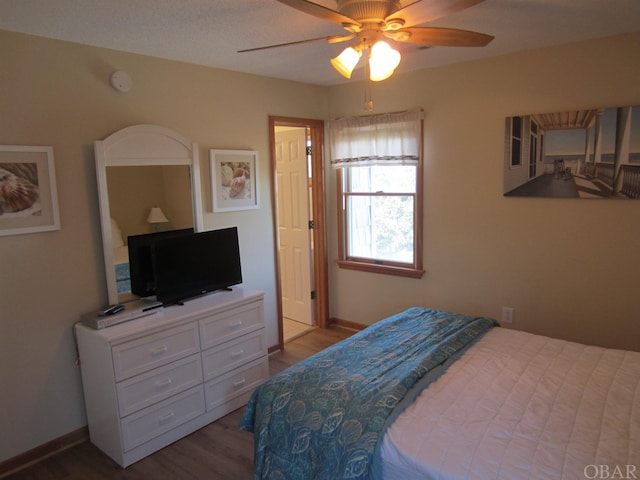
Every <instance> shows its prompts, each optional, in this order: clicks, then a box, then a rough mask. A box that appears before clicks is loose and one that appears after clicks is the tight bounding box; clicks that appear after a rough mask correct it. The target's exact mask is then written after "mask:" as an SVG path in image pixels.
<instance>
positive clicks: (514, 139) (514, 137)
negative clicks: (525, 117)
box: [511, 117, 522, 167]
mask: <svg viewBox="0 0 640 480" xmlns="http://www.w3.org/2000/svg"><path fill="white" fill-rule="evenodd" d="M521 147H522V117H511V166H512V167H515V166H518V165H520V164H521V163H522V157H521V153H520V152H521Z"/></svg>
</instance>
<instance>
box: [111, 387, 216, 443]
mask: <svg viewBox="0 0 640 480" xmlns="http://www.w3.org/2000/svg"><path fill="white" fill-rule="evenodd" d="M204 411H205V408H204V396H203V394H202V385H199V386H197V387H194V388H192V389H191V390H187V391H186V392H183V393H180V394H178V395H176V396H174V397H171V398H169V399H167V400H165V401H164V402H160V403H158V404H155V405H153V406H151V407H149V408H146V409H144V410H141V411H139V412H137V413H134V414H133V415H129V416H128V417H126V418H124V419H123V420H122V441H123V444H124V450H125V451H127V450H131V449H132V448H134V447H137V446H138V445H142V444H143V443H145V442H147V441H149V440H151V439H153V438H155V437H157V436H158V435H161V434H163V433H165V432H168V431H169V430H171V429H172V428H175V427H177V426H179V425H182V424H183V423H186V422H188V421H189V420H191V419H193V418H196V417H197V416H199V415H201V414H203V413H204Z"/></svg>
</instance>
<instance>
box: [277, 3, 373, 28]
mask: <svg viewBox="0 0 640 480" xmlns="http://www.w3.org/2000/svg"><path fill="white" fill-rule="evenodd" d="M278 2H280V3H284V4H285V5H287V6H289V7H292V8H295V9H297V10H300V11H301V12H304V13H308V14H309V15H313V16H314V17H317V18H321V19H322V20H328V21H330V22H333V23H337V24H338V25H340V26H343V27H348V26H352V27H356V28H360V27H361V26H362V24H361V23H360V22H358V21H356V20H354V19H353V18H350V17H347V16H346V15H343V14H341V13H340V12H337V11H335V10H332V9H330V8H327V7H325V6H323V5H319V4H317V3H313V2H310V1H308V0H278Z"/></svg>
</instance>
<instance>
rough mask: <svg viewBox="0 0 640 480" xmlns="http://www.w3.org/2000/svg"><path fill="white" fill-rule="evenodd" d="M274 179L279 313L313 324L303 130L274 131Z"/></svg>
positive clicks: (305, 136) (304, 132) (307, 184)
mask: <svg viewBox="0 0 640 480" xmlns="http://www.w3.org/2000/svg"><path fill="white" fill-rule="evenodd" d="M275 137H276V179H277V187H276V188H277V189H278V190H277V202H278V230H279V239H280V244H279V246H278V248H279V252H280V283H281V288H282V312H283V315H284V317H285V318H290V319H292V320H296V321H298V322H302V323H305V324H307V325H313V324H314V321H313V316H312V314H311V311H312V308H311V307H312V305H311V246H310V245H311V244H310V232H309V218H310V216H309V176H308V173H307V168H308V167H307V153H306V152H307V150H306V141H307V135H306V129H304V128H294V129H281V128H278V129H276V136H275Z"/></svg>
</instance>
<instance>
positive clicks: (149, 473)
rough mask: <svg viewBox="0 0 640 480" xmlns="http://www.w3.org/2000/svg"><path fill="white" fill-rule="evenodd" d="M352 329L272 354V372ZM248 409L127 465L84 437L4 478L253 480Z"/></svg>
mask: <svg viewBox="0 0 640 480" xmlns="http://www.w3.org/2000/svg"><path fill="white" fill-rule="evenodd" d="M353 333H354V331H352V330H348V329H344V328H340V327H331V328H329V329H315V330H313V331H311V332H310V333H308V334H306V335H304V336H302V337H300V338H298V339H296V340H293V341H291V342H289V343H287V344H286V346H285V350H284V351H281V352H277V353H274V354H272V355H271V356H270V357H269V366H270V370H271V374H272V375H274V374H275V373H278V372H280V371H281V370H284V369H285V368H287V367H289V366H290V365H293V364H294V363H297V362H298V361H300V360H302V359H304V358H307V357H309V356H311V355H313V354H314V353H316V352H319V351H320V350H322V349H324V348H327V347H328V346H330V345H332V344H334V343H336V342H337V341H339V340H342V339H343V338H346V337H349V336H350V335H352V334H353ZM243 411H244V408H241V409H238V410H236V411H235V412H232V413H230V414H229V415H227V416H225V417H223V418H221V419H220V420H218V421H216V422H214V423H212V424H210V425H207V426H206V427H204V428H202V429H200V430H198V431H197V432H194V433H192V434H191V435H189V436H187V437H185V438H183V439H181V440H179V441H177V442H175V443H174V444H172V445H170V446H168V447H166V448H164V449H162V450H160V451H158V452H156V453H154V454H153V455H150V456H149V457H146V458H144V459H142V460H140V461H139V462H137V463H135V464H133V465H131V466H129V467H128V468H126V469H123V468H121V467H120V466H119V465H117V464H116V463H115V462H114V461H113V460H111V459H110V458H109V457H108V456H106V455H105V454H103V453H102V452H101V451H100V450H98V448H97V447H95V446H93V445H92V444H91V443H89V442H85V443H83V444H81V445H78V446H76V447H73V448H71V449H69V450H66V451H64V452H61V453H59V454H57V455H54V456H52V457H50V458H47V459H45V460H43V461H41V462H40V463H37V464H35V465H33V466H31V467H28V468H26V469H25V470H22V471H20V472H18V473H15V474H13V475H11V476H8V477H5V479H10V480H27V479H38V480H41V479H42V480H45V479H46V480H49V479H51V480H54V479H55V480H57V479H74V480H75V479H78V480H93V479H123V480H125V479H126V480H138V479H140V480H147V479H154V480H156V479H158V480H161V479H179V480H185V479H207V480H225V479H229V480H244V479H246V480H250V479H251V478H253V434H251V433H247V432H242V431H240V429H239V428H238V425H239V423H240V417H241V416H242V412H243Z"/></svg>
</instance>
